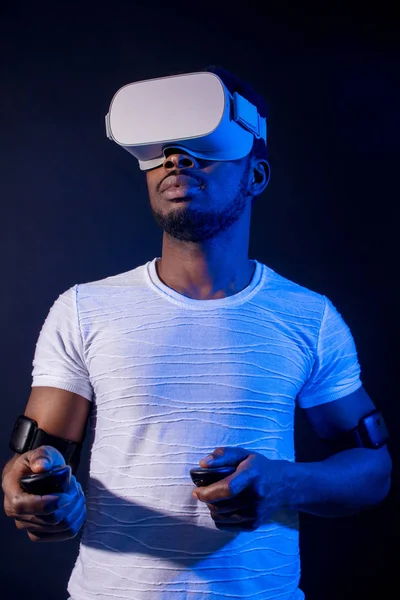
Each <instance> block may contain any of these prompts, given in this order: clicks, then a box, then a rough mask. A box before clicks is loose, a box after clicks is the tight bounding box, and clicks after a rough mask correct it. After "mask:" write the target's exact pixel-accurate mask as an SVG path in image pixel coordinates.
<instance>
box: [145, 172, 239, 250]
mask: <svg viewBox="0 0 400 600" xmlns="http://www.w3.org/2000/svg"><path fill="white" fill-rule="evenodd" d="M249 168H250V166H249V165H248V166H247V167H246V169H245V172H244V173H243V175H242V177H241V180H240V183H239V189H238V190H237V193H236V195H235V196H234V198H233V199H232V201H231V202H230V203H229V204H228V206H225V207H224V208H223V209H221V210H220V211H212V210H201V209H196V208H192V207H191V206H190V204H188V205H187V206H178V208H176V209H175V210H173V211H170V212H169V213H167V214H164V213H162V212H160V211H157V210H154V208H153V206H151V205H150V208H151V211H152V213H153V217H154V219H155V221H156V222H157V224H158V225H159V226H160V227H161V229H162V230H163V231H164V232H165V233H167V234H168V235H170V236H171V237H173V238H175V239H177V240H182V241H184V242H204V241H206V240H209V239H211V238H214V237H216V236H217V235H218V234H220V233H222V232H223V231H226V230H227V229H229V228H230V227H231V226H232V225H233V224H234V223H236V221H238V219H239V218H240V217H241V216H242V214H243V212H244V211H245V209H246V205H247V202H248V196H247V195H246V192H247V187H246V181H247V176H248V172H249Z"/></svg>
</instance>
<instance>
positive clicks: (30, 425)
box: [10, 416, 37, 454]
mask: <svg viewBox="0 0 400 600" xmlns="http://www.w3.org/2000/svg"><path fill="white" fill-rule="evenodd" d="M36 427H37V423H36V422H35V421H33V419H29V418H28V417H24V416H20V417H18V418H17V420H16V421H15V425H14V429H13V432H12V434H11V440H10V448H11V450H14V452H18V453H19V454H22V453H23V452H26V451H27V450H29V445H30V443H31V440H32V437H33V434H34V433H35V430H36Z"/></svg>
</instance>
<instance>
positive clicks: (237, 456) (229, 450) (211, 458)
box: [200, 446, 250, 467]
mask: <svg viewBox="0 0 400 600" xmlns="http://www.w3.org/2000/svg"><path fill="white" fill-rule="evenodd" d="M249 454H250V452H249V451H248V450H245V449H244V448H234V447H232V446H221V447H219V448H216V449H215V450H214V451H213V452H211V454H209V455H208V456H206V457H204V458H202V459H201V461H200V466H202V467H209V466H213V467H225V466H232V467H235V466H236V465H238V464H239V463H240V462H241V461H242V460H244V459H245V458H247V457H248V456H249Z"/></svg>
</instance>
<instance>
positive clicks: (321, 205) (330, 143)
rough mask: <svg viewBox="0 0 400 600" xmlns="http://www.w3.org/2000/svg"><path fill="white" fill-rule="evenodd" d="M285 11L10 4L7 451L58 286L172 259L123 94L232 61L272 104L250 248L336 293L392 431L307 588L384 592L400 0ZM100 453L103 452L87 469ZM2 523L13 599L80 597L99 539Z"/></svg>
mask: <svg viewBox="0 0 400 600" xmlns="http://www.w3.org/2000/svg"><path fill="white" fill-rule="evenodd" d="M268 6H269V4H268V2H260V3H255V2H247V3H246V4H245V3H244V0H242V2H241V3H239V2H237V3H236V4H235V5H234V4H233V3H232V5H231V6H229V5H228V4H226V3H224V2H220V3H218V2H213V3H203V4H202V3H193V2H190V3H188V2H187V3H177V2H175V3H173V2H164V3H151V2H143V3H134V2H131V3H129V2H126V3H122V2H117V1H114V2H112V3H106V4H104V5H102V4H100V3H98V4H92V5H91V4H88V3H83V2H82V3H76V4H74V3H72V4H71V3H69V4H68V3H51V4H50V3H48V4H46V3H32V4H28V3H24V2H19V3H15V4H14V5H13V6H9V7H8V8H6V9H4V8H3V10H2V13H1V18H0V29H1V31H0V33H1V35H0V56H1V72H0V75H1V79H0V86H1V94H0V98H1V106H0V108H1V111H0V126H1V129H0V136H1V137H0V139H1V150H0V156H1V166H0V172H1V178H0V208H1V220H0V227H1V238H0V239H1V251H0V260H1V263H0V266H1V280H2V293H1V295H0V303H1V304H0V314H1V317H2V343H1V357H0V360H1V363H0V364H1V365H2V367H3V369H2V384H3V393H2V420H1V428H0V436H1V445H0V448H1V450H0V460H1V461H2V466H3V465H4V464H5V462H6V461H7V460H8V458H9V457H10V456H11V453H10V451H9V450H8V440H9V434H10V431H11V428H12V425H13V423H14V419H15V417H16V416H17V415H18V414H20V413H23V411H24V408H25V404H26V401H27V399H28V396H29V393H30V386H31V378H30V375H31V370H32V359H33V353H34V350H35V344H36V341H37V337H38V334H39V331H40V329H41V326H42V324H43V321H44V319H45V317H46V316H47V313H48V311H49V308H50V306H51V305H52V303H53V302H54V301H55V299H56V298H57V296H58V295H59V294H60V293H62V292H63V291H65V290H66V289H68V288H69V287H70V286H72V285H74V284H75V283H83V282H87V281H93V280H96V279H100V278H103V277H107V276H109V275H114V274H117V273H120V272H123V271H127V270H130V269H133V268H135V267H137V266H138V265H141V264H143V263H145V262H147V261H148V260H150V259H152V258H153V257H154V256H160V253H161V235H162V233H161V230H159V229H158V228H157V226H156V224H155V222H154V221H153V217H152V215H151V211H150V209H149V206H148V198H147V190H146V186H145V179H144V174H143V173H141V172H140V171H139V168H138V166H137V162H136V160H135V159H134V158H133V157H131V156H130V155H129V154H128V153H127V152H125V151H123V150H122V149H121V148H119V147H118V146H117V145H116V144H113V143H111V142H110V141H109V140H107V138H106V136H105V129H104V115H105V114H106V112H107V111H108V107H109V103H110V101H111V98H112V96H113V94H114V93H115V92H116V90H117V89H118V88H119V87H121V86H122V85H124V84H126V83H129V82H131V81H135V80H140V79H147V78H151V77H160V76H165V75H168V74H169V73H170V72H174V71H178V70H180V71H187V72H191V71H195V70H198V69H201V68H202V67H204V66H206V65H207V64H209V63H218V64H221V65H223V66H225V67H226V68H228V69H230V70H232V71H234V72H236V73H237V74H238V75H240V76H242V77H244V78H245V79H247V80H248V81H249V82H250V83H252V84H253V86H254V87H255V88H256V90H257V91H258V92H259V93H261V94H263V95H264V96H265V98H266V99H267V102H268V104H269V119H268V127H269V148H270V161H271V165H272V178H271V183H270V185H269V186H268V188H267V190H266V192H265V193H264V194H263V195H262V196H260V197H259V198H258V199H257V200H256V202H255V205H254V209H253V220H252V232H251V244H250V254H249V256H250V257H251V258H257V259H258V260H259V261H261V262H264V263H266V264H267V265H269V266H270V267H272V268H273V269H274V270H275V271H277V272H278V273H280V274H282V275H284V276H285V277H288V278H289V279H292V280H294V281H296V282H297V283H300V284H301V285H304V286H306V287H308V288H311V289H313V290H315V291H318V292H320V293H323V294H326V295H327V296H328V297H329V298H330V299H331V300H332V301H333V303H334V304H335V305H336V307H337V308H338V310H339V311H340V312H341V314H342V315H343V317H344V319H345V321H346V322H347V323H348V325H349V326H350V328H351V330H352V333H353V336H354V338H355V341H356V345H357V349H358V354H359V360H360V363H361V366H362V380H363V383H364V386H365V388H366V389H367V391H368V393H369V394H370V396H371V397H372V398H373V400H374V402H375V403H376V405H377V406H378V407H379V408H380V409H382V410H383V412H384V415H385V417H386V420H387V423H388V427H389V429H390V432H391V434H392V442H391V446H390V448H391V451H392V456H393V459H394V469H395V473H394V479H393V486H392V490H391V492H390V495H389V497H388V498H387V499H386V500H385V501H384V502H383V503H382V504H381V505H380V506H379V507H377V508H374V509H371V510H368V511H366V512H364V513H363V514H361V515H360V516H358V517H352V518H344V519H320V518H317V517H313V516H310V515H301V552H302V566H303V575H302V581H301V584H302V588H303V589H304V591H305V592H306V595H307V600H325V599H327V600H330V599H332V600H333V599H335V600H337V599H338V598H340V599H341V600H354V599H355V598H357V599H358V598H364V599H372V598H374V599H379V600H380V599H383V598H385V597H392V592H390V590H391V588H393V589H396V588H397V587H398V586H397V575H398V573H397V570H398V550H397V546H398V544H399V537H398V525H399V520H398V517H397V511H398V507H399V504H398V498H399V483H398V482H399V479H398V474H397V473H398V466H397V465H398V461H397V458H396V456H398V445H397V438H398V434H399V426H398V419H399V408H398V403H399V398H398V384H397V379H398V377H397V375H398V373H397V371H398V367H397V364H398V351H397V347H398V344H397V341H398V333H399V328H398V325H399V318H398V310H399V302H398V298H399V295H398V291H399V289H398V288H399V283H398V273H399V269H398V239H399V238H398V228H399V211H398V202H399V193H398V172H399V168H400V165H399V158H400V153H399V136H400V113H399V101H400V93H399V92H400V85H399V49H400V44H399V34H400V28H399V21H398V20H397V18H396V17H395V13H394V6H395V3H393V12H390V10H389V8H387V7H385V5H384V4H383V3H379V7H378V8H376V9H375V11H374V12H373V13H372V12H366V11H368V10H369V9H368V8H367V7H366V5H364V6H363V7H362V10H359V9H358V8H357V7H355V6H354V7H353V8H354V10H353V8H352V4H351V3H348V4H347V5H346V7H345V9H344V10H343V11H342V12H337V13H336V15H335V16H334V15H333V13H332V12H331V13H330V16H322V15H321V14H320V15H319V16H318V15H317V13H316V12H315V11H313V10H311V8H310V9H306V8H304V7H303V8H302V9H299V8H298V9H297V10H296V11H293V10H289V8H288V7H286V8H285V11H283V10H282V15H278V14H273V13H272V12H271V11H269V10H268ZM280 6H281V7H284V5H283V4H281V5H280ZM328 12H329V11H328ZM297 425H298V426H297V429H296V445H297V457H298V460H315V459H316V458H317V457H318V452H319V446H318V444H317V442H316V441H315V440H314V439H313V437H312V435H311V433H310V429H309V426H308V424H307V423H306V422H305V421H304V417H303V415H301V414H299V415H298V417H297ZM396 445H397V447H396ZM87 457H88V453H87V448H86V449H85V451H84V454H83V461H82V464H81V467H80V469H79V471H78V477H79V479H80V480H81V481H82V483H84V482H85V478H86V474H87ZM349 483H350V482H349ZM0 521H1V534H2V556H3V560H2V563H1V576H0V581H1V592H0V596H1V598H2V600H10V599H11V598H12V599H13V600H19V599H22V598H24V599H25V598H27V597H29V598H35V599H36V598H37V599H38V600H63V599H65V598H66V597H67V592H66V585H67V581H68V578H69V574H70V571H71V569H72V567H73V565H74V562H75V559H76V556H77V552H78V543H79V539H74V540H72V541H69V542H63V543H59V544H33V543H32V542H30V541H29V539H28V537H27V536H26V534H24V533H22V532H19V531H18V530H17V529H16V528H15V526H14V523H13V521H12V520H10V519H7V517H6V516H5V514H4V512H2V513H1V514H0Z"/></svg>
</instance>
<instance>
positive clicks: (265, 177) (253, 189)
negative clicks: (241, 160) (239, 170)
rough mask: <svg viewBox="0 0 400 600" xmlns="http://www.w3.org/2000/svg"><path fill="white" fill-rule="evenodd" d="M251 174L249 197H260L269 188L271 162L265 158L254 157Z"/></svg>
mask: <svg viewBox="0 0 400 600" xmlns="http://www.w3.org/2000/svg"><path fill="white" fill-rule="evenodd" d="M249 173H250V179H249V188H248V189H249V195H251V196H259V195H260V194H261V193H262V192H263V191H264V190H265V188H266V187H267V185H268V183H269V180H270V177H271V169H270V166H269V162H268V161H267V160H266V159H265V158H255V157H252V158H251V165H250V171H249Z"/></svg>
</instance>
